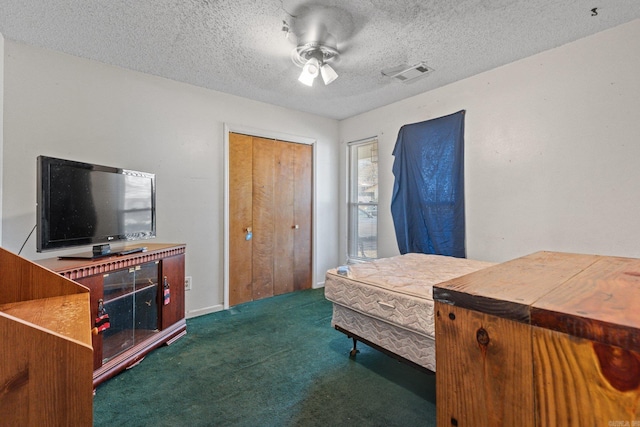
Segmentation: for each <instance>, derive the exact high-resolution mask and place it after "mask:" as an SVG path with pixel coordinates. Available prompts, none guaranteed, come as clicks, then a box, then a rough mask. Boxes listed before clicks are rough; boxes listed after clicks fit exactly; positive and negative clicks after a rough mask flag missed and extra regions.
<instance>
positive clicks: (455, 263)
mask: <svg viewBox="0 0 640 427" xmlns="http://www.w3.org/2000/svg"><path fill="white" fill-rule="evenodd" d="M491 265H493V263H489V262H484V261H476V260H470V259H464V258H453V257H447V256H442V255H426V254H414V253H410V254H405V255H399V256H395V257H391V258H381V259H378V260H375V261H371V262H367V263H362V264H354V265H350V266H349V268H348V270H349V271H348V272H347V274H346V275H340V274H338V273H337V271H336V270H335V269H334V270H329V271H328V272H327V278H326V282H325V297H326V298H327V299H328V300H329V301H331V302H334V303H336V304H340V305H342V306H345V307H349V308H350V309H352V310H354V311H357V312H359V313H362V314H366V315H367V316H371V317H373V318H376V319H379V320H382V321H385V322H388V323H390V324H392V325H396V326H398V327H400V328H404V329H407V330H409V331H412V332H416V333H419V334H422V335H425V336H427V337H430V338H435V326H434V315H433V293H432V289H433V285H435V284H437V283H440V282H444V281H446V280H450V279H453V278H456V277H459V276H463V275H465V274H469V273H473V272H474V271H477V270H481V269H483V268H486V267H489V266H491Z"/></svg>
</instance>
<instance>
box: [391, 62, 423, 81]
mask: <svg viewBox="0 0 640 427" xmlns="http://www.w3.org/2000/svg"><path fill="white" fill-rule="evenodd" d="M432 71H433V68H430V67H428V66H427V65H426V64H425V63H424V62H420V63H418V64H416V65H412V66H409V65H407V64H401V65H398V66H395V67H392V68H387V69H384V70H382V74H383V75H385V76H387V77H391V78H393V79H397V80H400V81H401V82H402V83H411V82H413V81H415V80H416V79H417V78H419V77H422V76H425V75H427V74H429V73H431V72H432Z"/></svg>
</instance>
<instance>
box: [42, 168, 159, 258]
mask: <svg viewBox="0 0 640 427" xmlns="http://www.w3.org/2000/svg"><path fill="white" fill-rule="evenodd" d="M37 163H38V167H37V175H38V176H37V216H36V219H37V228H38V233H37V245H36V248H37V251H38V252H42V251H48V250H53V249H63V248H69V247H75V246H83V245H96V246H95V247H94V249H93V251H92V252H89V253H87V255H86V256H85V255H84V254H82V256H81V257H83V258H84V257H88V258H94V257H100V256H105V255H108V254H109V253H110V247H109V245H102V243H114V242H117V241H130V240H141V239H148V238H152V237H155V236H156V197H155V196H156V183H155V175H154V174H151V173H146V172H139V171H133V170H128V169H120V168H114V167H108V166H101V165H96V164H91V163H84V162H78V161H73V160H64V159H57V158H53V157H47V156H39V157H38V161H37ZM106 247H109V252H106V253H105V250H106ZM74 257H75V256H74Z"/></svg>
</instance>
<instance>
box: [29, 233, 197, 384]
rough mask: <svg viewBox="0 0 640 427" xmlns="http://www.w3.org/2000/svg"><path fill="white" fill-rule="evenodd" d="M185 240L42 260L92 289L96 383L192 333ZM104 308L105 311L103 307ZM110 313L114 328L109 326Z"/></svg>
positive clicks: (111, 323)
mask: <svg viewBox="0 0 640 427" xmlns="http://www.w3.org/2000/svg"><path fill="white" fill-rule="evenodd" d="M185 252H186V247H185V245H184V244H148V245H147V246H145V247H132V248H126V247H125V248H124V249H123V250H122V251H120V252H113V253H110V254H108V255H105V256H102V257H99V258H97V259H96V258H90V259H87V258H78V257H74V258H65V259H58V258H49V259H44V260H39V261H36V262H37V263H38V264H40V265H42V266H44V267H47V268H49V269H50V270H53V271H55V272H56V273H59V274H61V275H62V276H64V277H66V278H68V279H71V280H74V281H76V282H78V283H80V284H81V285H84V286H86V287H87V288H89V291H90V300H91V302H90V305H91V306H90V309H91V323H92V327H93V328H95V329H96V330H98V333H97V334H96V335H93V337H92V344H93V386H94V387H96V386H97V385H98V384H100V383H101V382H103V381H106V380H107V379H109V378H111V377H113V376H114V375H116V374H118V373H119V372H121V371H123V370H125V369H127V368H130V367H132V366H134V365H135V364H137V363H139V362H140V361H141V360H142V359H143V358H144V357H145V356H146V355H147V353H149V352H150V351H152V350H154V349H156V348H157V347H160V346H161V345H164V344H167V345H168V344H171V343H173V342H174V341H175V340H177V339H178V338H180V337H182V336H183V335H185V334H186V333H187V324H186V320H185V307H184V277H185V271H184V270H185ZM103 310H104V311H103ZM104 313H106V314H108V323H109V327H108V328H102V329H100V327H101V325H102V326H104V324H105V323H107V322H105V319H104V318H102V319H101V318H100V317H101V316H102V315H104Z"/></svg>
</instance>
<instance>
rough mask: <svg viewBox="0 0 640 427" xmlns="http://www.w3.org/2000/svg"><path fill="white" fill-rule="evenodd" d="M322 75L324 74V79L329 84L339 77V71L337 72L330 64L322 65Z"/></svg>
mask: <svg viewBox="0 0 640 427" xmlns="http://www.w3.org/2000/svg"><path fill="white" fill-rule="evenodd" d="M320 75H322V81H324V84H325V85H328V84H329V83H331V82H333V81H334V80H335V79H337V78H338V73H336V71H335V70H334V69H333V68H332V67H331V65H329V64H324V65H322V67H321V68H320Z"/></svg>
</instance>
